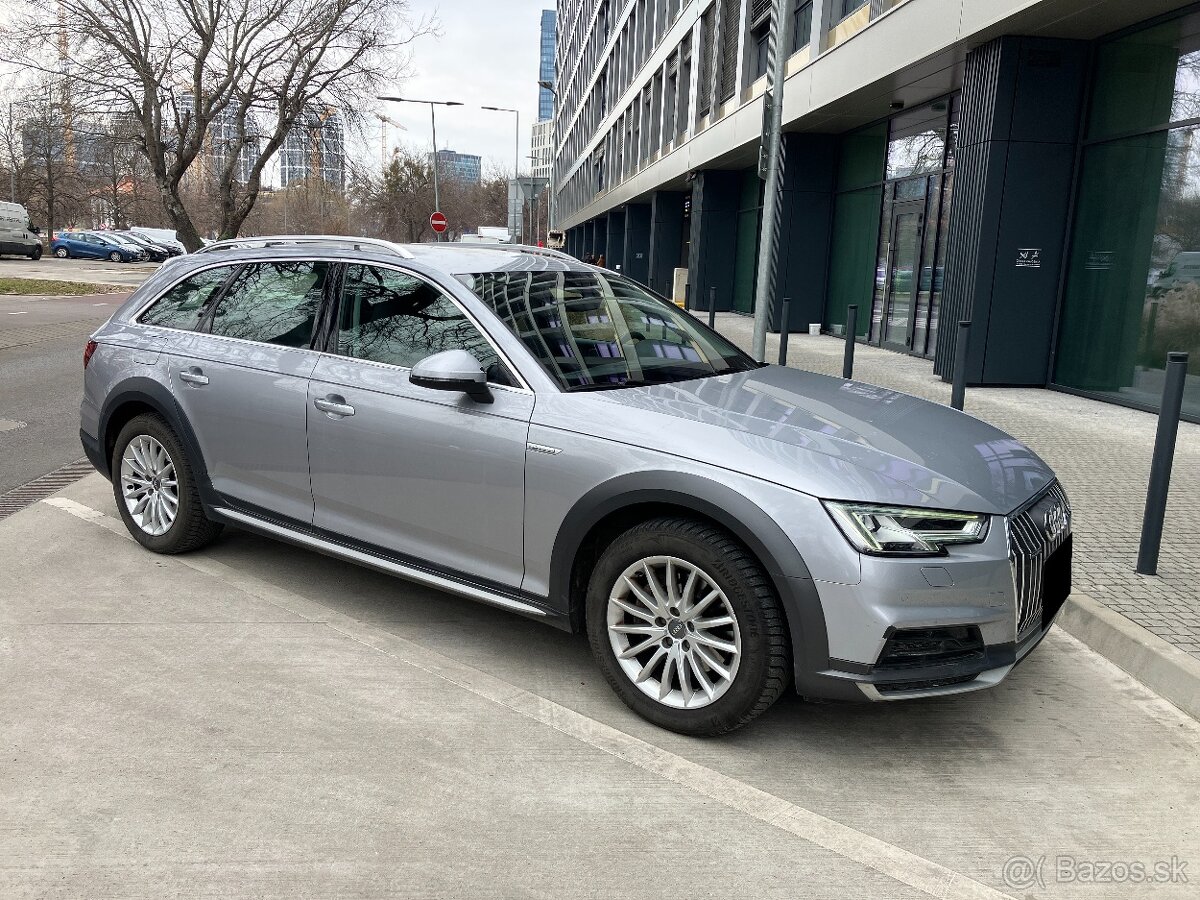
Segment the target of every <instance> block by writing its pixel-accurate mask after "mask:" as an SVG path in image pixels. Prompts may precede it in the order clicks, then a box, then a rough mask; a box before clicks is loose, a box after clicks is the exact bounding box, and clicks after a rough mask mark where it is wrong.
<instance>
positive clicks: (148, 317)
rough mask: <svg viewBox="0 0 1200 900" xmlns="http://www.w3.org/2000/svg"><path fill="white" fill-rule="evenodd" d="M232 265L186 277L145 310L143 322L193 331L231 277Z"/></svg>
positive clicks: (144, 323)
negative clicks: (222, 286)
mask: <svg viewBox="0 0 1200 900" xmlns="http://www.w3.org/2000/svg"><path fill="white" fill-rule="evenodd" d="M229 272H230V268H229V266H221V267H220V268H216V269H206V270H205V271H203V272H197V273H196V274H195V275H193V276H191V277H190V278H185V279H184V280H183V281H181V282H179V284H177V285H175V287H173V288H171V289H170V290H169V291H167V292H166V293H165V294H163V295H162V297H160V298H159V299H158V300H157V301H156V302H155V303H154V305H153V306H151V307H150V308H149V309H148V310H146V311H145V312H144V313H142V318H141V320H140V321H141V323H142V324H143V325H159V326H161V327H163V328H178V329H180V330H182V331H193V330H195V328H196V324H197V323H198V322H199V321H200V316H201V315H202V314H203V312H204V310H205V309H206V308H207V307H208V304H209V303H211V302H212V299H213V297H215V296H216V295H217V292H218V291H219V290H220V289H221V285H222V284H224V283H225V279H226V278H228V277H229Z"/></svg>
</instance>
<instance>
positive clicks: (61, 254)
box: [54, 247, 71, 259]
mask: <svg viewBox="0 0 1200 900" xmlns="http://www.w3.org/2000/svg"><path fill="white" fill-rule="evenodd" d="M54 255H55V256H57V257H58V258H59V259H67V258H68V257H69V256H70V255H71V252H70V251H69V250H68V249H67V248H66V247H59V248H58V249H57V250H55V251H54Z"/></svg>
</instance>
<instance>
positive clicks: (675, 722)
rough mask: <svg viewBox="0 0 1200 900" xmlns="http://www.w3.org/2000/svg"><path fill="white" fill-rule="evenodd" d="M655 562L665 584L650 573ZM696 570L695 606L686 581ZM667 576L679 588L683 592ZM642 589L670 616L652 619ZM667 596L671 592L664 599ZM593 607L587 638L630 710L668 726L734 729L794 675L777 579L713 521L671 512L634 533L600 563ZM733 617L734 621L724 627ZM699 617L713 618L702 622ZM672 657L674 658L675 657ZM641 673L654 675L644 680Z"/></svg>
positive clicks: (705, 731)
mask: <svg viewBox="0 0 1200 900" xmlns="http://www.w3.org/2000/svg"><path fill="white" fill-rule="evenodd" d="M647 567H648V568H649V569H650V571H651V572H652V573H654V575H655V579H656V580H655V586H656V587H657V588H658V591H655V590H654V589H653V588H652V587H651V586H650V584H649V582H648V581H647V579H646V575H645V572H646V568H647ZM692 572H695V573H696V581H695V585H694V586H693V589H692V591H691V593H692V597H691V604H690V605H691V611H689V610H688V605H687V600H686V594H687V593H688V592H686V591H685V588H686V587H687V580H688V579H690V578H691V577H692V576H691V573H692ZM668 575H669V577H670V579H671V580H674V582H675V585H676V591H675V596H674V597H671V595H670V594H669V593H668V591H669V589H668V588H667V586H666V585H667V581H668ZM627 578H628V579H629V581H627V580H626V579H627ZM630 581H631V582H632V584H630ZM705 581H706V582H707V584H705ZM634 588H637V589H638V590H639V591H640V592H641V596H642V597H646V598H648V599H649V600H651V601H652V605H654V606H659V608H660V609H659V611H664V610H665V611H664V614H663V615H660V616H655V617H654V618H653V620H652V621H651V619H650V618H649V616H648V615H647V613H648V612H650V611H652V609H651V606H648V605H646V604H644V603H642V602H641V601H640V600H639V598H638V593H637V592H635V591H634ZM714 593H715V594H716V596H715V598H710V599H708V600H707V601H706V600H705V598H706V597H710V595H713V594H714ZM659 595H663V596H664V597H666V599H667V603H666V604H665V606H663V605H661V604H660V601H659V600H658V596H659ZM613 598H616V599H619V600H621V602H622V603H623V604H624V606H618V605H616V603H614V601H613ZM672 600H674V601H675V605H672ZM586 604H587V605H586V611H585V615H586V619H587V632H588V641H589V643H590V644H591V648H592V654H593V655H594V656H595V657H596V661H597V663H598V664H599V666H600V670H601V671H602V672H603V673H604V677H605V678H606V679H607V680H608V683H609V684H610V685H611V686H612V688H613V690H614V691H616V692H617V695H618V696H619V697H620V698H621V699H622V700H623V701H624V702H625V704H626V705H627V706H628V707H629V708H630V709H632V710H633V711H634V712H636V713H637V714H638V715H640V716H641V717H642V718H644V719H647V720H648V721H650V722H653V723H654V724H655V725H658V726H660V727H662V728H667V729H670V730H671V731H677V732H679V733H681V734H690V735H718V734H725V733H726V732H730V731H733V730H734V729H737V728H741V727H742V726H743V725H745V724H747V723H748V722H750V721H751V720H752V719H754V718H755V717H757V716H759V715H761V714H762V713H763V712H765V711H766V709H767V708H768V707H769V706H770V705H771V704H772V703H774V702H775V701H776V700H777V699H778V698H779V696H780V695H781V694H782V693H783V691H784V689H785V688H786V687H787V685H788V683H789V681H790V678H791V671H792V667H791V646H790V642H789V637H788V631H787V625H786V622H785V620H784V616H783V612H782V609H781V606H780V603H779V599H778V597H777V596H776V595H775V589H774V587H773V585H772V584H771V580H770V578H769V577H768V576H767V573H766V572H765V571H764V569H763V567H762V565H761V564H760V563H759V562H758V560H757V559H755V558H754V556H753V554H751V553H750V551H749V550H748V549H747V548H746V547H745V546H744V545H743V544H742V543H741V542H739V541H738V540H736V539H735V538H734V537H733V536H732V535H731V534H729V532H727V531H725V530H724V529H721V528H718V527H716V526H714V525H711V524H708V523H706V522H702V521H698V520H695V519H689V518H683V517H666V518H659V519H652V520H650V521H647V522H643V523H642V524H640V525H637V526H635V527H633V528H631V529H630V530H629V531H626V532H625V533H624V534H622V535H621V536H620V537H618V538H617V539H616V540H614V541H613V542H612V543H611V544H610V545H609V546H608V547H607V548H606V549H605V550H604V552H603V554H601V556H600V559H599V561H598V562H597V563H596V567H595V569H594V570H593V572H592V577H591V580H590V582H589V584H588V592H587V599H586ZM634 610H636V611H637V614H636V615H635V614H633V611H634ZM701 613H702V614H703V615H701ZM726 619H728V620H730V622H729V624H719V623H721V622H722V621H723V620H726ZM699 623H709V624H708V625H706V626H703V627H702V628H697V627H696V626H697V625H698V624H699ZM714 623H715V624H714ZM611 629H632V630H634V631H636V632H637V633H624V632H621V631H614V630H611ZM638 629H640V631H637V630H638ZM698 639H699V640H698ZM635 641H637V642H639V643H636V644H635V643H634V642H635ZM647 642H648V643H647ZM639 647H641V648H644V649H642V650H640V652H637V653H636V655H633V656H631V657H629V658H627V659H625V660H622V659H619V658H618V652H619V651H624V652H627V653H628V652H630V651H636V650H638V648H639ZM720 647H724V648H725V649H719V648H720ZM672 648H673V649H672ZM730 648H734V649H735V652H734V653H729V652H728V650H729V649H730ZM672 655H673V656H674V660H675V662H674V664H673V665H672V664H670V663H668V661H667V660H668V659H669V658H670V657H671V656H672ZM656 658H657V659H658V662H655V659H656ZM712 663H716V664H717V665H716V666H713V665H712ZM647 670H649V671H647ZM722 672H724V674H725V675H727V676H728V677H727V678H723V677H722V674H721V673H722ZM664 676H665V677H664ZM638 677H644V679H645V680H644V681H643V682H642V683H641V684H639V683H637V681H636V679H637V678H638ZM702 677H703V679H704V680H706V681H707V682H708V684H709V687H708V688H705V687H704V686H703V684H702V681H701V679H702ZM664 684H665V686H666V687H665V688H664ZM689 686H690V688H691V689H692V690H691V693H690V694H689V692H688V690H687V688H688V687H689ZM664 691H666V697H665V699H664V698H663V692H664Z"/></svg>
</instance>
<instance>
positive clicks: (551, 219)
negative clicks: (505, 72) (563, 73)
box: [538, 81, 558, 238]
mask: <svg viewBox="0 0 1200 900" xmlns="http://www.w3.org/2000/svg"><path fill="white" fill-rule="evenodd" d="M538 87H543V88H545V89H546V90H548V91H549V92H550V96H551V97H553V98H554V116H553V119H557V118H558V91H556V90H555V89H554V82H553V81H539V82H538ZM554 138H555V134H554V129H553V128H551V129H550V177H549V178H547V179H546V181H547V184H546V190H547V191H548V192H549V193H550V204H549V206H548V208H547V210H546V211H547V213H548V217H547V221H546V230H547V231H549V230H550V229H552V228H553V227H554V226H555V225H557V224H558V215H557V213H558V195H557V192H556V191H555V190H554V149H555V148H554ZM546 237H547V238H549V235H547V236H546Z"/></svg>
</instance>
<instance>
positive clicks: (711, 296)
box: [708, 287, 717, 331]
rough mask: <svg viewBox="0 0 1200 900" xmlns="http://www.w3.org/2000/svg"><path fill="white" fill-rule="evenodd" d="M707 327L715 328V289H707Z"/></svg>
mask: <svg viewBox="0 0 1200 900" xmlns="http://www.w3.org/2000/svg"><path fill="white" fill-rule="evenodd" d="M708 327H709V328H711V329H712V330H713V331H716V330H717V289H716V288H715V287H711V288H709V289H708Z"/></svg>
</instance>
